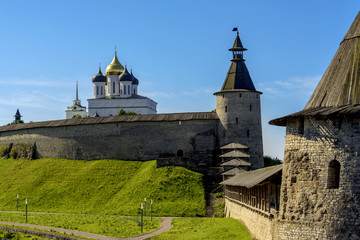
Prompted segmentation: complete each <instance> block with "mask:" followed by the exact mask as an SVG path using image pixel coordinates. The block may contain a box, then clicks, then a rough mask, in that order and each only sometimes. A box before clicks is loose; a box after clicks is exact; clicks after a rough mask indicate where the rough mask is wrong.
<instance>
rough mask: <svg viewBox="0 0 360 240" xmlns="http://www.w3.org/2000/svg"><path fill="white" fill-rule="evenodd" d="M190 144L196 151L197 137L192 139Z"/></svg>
mask: <svg viewBox="0 0 360 240" xmlns="http://www.w3.org/2000/svg"><path fill="white" fill-rule="evenodd" d="M189 143H190V145H191V146H192V147H193V149H195V147H196V143H195V137H191V138H190V142H189Z"/></svg>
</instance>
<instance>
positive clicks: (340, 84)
mask: <svg viewBox="0 0 360 240" xmlns="http://www.w3.org/2000/svg"><path fill="white" fill-rule="evenodd" d="M359 49H360V12H359V13H358V15H357V16H356V18H355V20H354V22H353V23H352V25H351V27H350V28H349V30H348V32H347V33H346V35H345V37H344V39H343V40H342V42H341V43H340V46H339V49H338V50H337V52H336V54H335V56H334V58H333V59H332V61H331V63H330V65H329V66H328V68H327V70H326V72H325V74H324V75H323V77H322V79H321V80H320V82H319V84H318V86H317V87H316V89H315V91H314V93H313V95H312V96H311V97H310V100H309V101H308V103H307V104H306V106H305V109H309V108H315V107H335V106H342V105H353V104H360V53H359Z"/></svg>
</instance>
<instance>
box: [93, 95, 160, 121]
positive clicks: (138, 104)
mask: <svg viewBox="0 0 360 240" xmlns="http://www.w3.org/2000/svg"><path fill="white" fill-rule="evenodd" d="M156 104H157V103H156V102H154V101H153V100H151V99H149V98H128V99H127V98H121V99H118V98H117V99H88V106H89V107H88V111H89V116H94V115H95V112H97V114H98V115H99V116H101V117H104V116H110V115H112V116H114V115H117V114H118V113H119V111H120V108H122V109H123V110H124V111H126V112H129V111H132V112H136V113H137V114H155V113H156Z"/></svg>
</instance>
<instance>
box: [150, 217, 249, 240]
mask: <svg viewBox="0 0 360 240" xmlns="http://www.w3.org/2000/svg"><path fill="white" fill-rule="evenodd" d="M172 225H173V228H171V229H170V230H169V231H166V232H164V233H162V234H160V235H157V236H155V237H152V238H150V239H151V240H168V239H171V240H180V239H181V240H182V239H187V240H193V239H207V240H211V239H214V240H215V239H216V240H217V239H221V240H233V239H241V240H251V239H252V237H251V235H250V233H249V232H248V230H247V229H246V227H245V226H244V225H243V224H242V223H240V222H239V221H238V220H235V219H232V218H177V219H174V220H173V221H172Z"/></svg>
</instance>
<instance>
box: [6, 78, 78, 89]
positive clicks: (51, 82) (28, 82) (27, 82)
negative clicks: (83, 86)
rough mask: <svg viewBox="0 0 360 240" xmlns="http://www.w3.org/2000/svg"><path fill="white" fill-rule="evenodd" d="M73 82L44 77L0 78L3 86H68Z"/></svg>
mask: <svg viewBox="0 0 360 240" xmlns="http://www.w3.org/2000/svg"><path fill="white" fill-rule="evenodd" d="M74 82H75V81H69V79H49V78H45V77H38V78H28V79H24V78H21V79H20V78H12V79H7V80H3V79H0V85H5V86H9V85H15V86H34V87H68V86H72V85H74Z"/></svg>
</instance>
